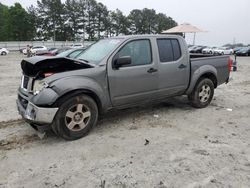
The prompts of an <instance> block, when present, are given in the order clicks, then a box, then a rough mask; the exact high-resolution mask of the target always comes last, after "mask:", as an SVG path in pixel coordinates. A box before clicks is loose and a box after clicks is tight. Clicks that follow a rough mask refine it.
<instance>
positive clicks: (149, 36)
mask: <svg viewBox="0 0 250 188" xmlns="http://www.w3.org/2000/svg"><path fill="white" fill-rule="evenodd" d="M145 37H147V38H156V37H170V38H182V39H183V37H181V36H180V35H169V34H151V35H150V34H146V35H122V36H115V37H110V38H109V39H134V38H135V39H137V38H145Z"/></svg>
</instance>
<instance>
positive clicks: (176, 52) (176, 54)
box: [171, 39, 181, 61]
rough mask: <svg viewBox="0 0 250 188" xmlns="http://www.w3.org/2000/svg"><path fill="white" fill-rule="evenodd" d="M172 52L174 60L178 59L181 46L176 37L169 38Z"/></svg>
mask: <svg viewBox="0 0 250 188" xmlns="http://www.w3.org/2000/svg"><path fill="white" fill-rule="evenodd" d="M171 42H172V46H173V52H174V61H176V60H178V59H180V57H181V48H180V44H179V42H178V40H177V39H171Z"/></svg>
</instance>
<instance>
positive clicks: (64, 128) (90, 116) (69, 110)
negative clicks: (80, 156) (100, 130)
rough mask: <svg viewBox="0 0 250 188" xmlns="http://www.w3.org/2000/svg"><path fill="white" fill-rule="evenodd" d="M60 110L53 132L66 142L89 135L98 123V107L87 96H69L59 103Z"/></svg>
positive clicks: (53, 125)
mask: <svg viewBox="0 0 250 188" xmlns="http://www.w3.org/2000/svg"><path fill="white" fill-rule="evenodd" d="M57 105H58V106H59V110H58V112H57V114H56V117H55V120H54V122H53V124H52V129H53V131H54V132H55V133H56V134H57V135H58V136H61V137H62V138H64V139H66V140H77V139H80V138H82V137H84V136H85V135H87V134H88V133H89V131H90V130H91V128H92V127H93V126H94V125H95V124H96V123H97V119H98V107H97V105H96V102H95V101H94V100H93V99H92V98H91V97H89V96H87V95H84V94H82V95H77V96H68V97H66V98H63V99H61V100H59V101H58V104H57Z"/></svg>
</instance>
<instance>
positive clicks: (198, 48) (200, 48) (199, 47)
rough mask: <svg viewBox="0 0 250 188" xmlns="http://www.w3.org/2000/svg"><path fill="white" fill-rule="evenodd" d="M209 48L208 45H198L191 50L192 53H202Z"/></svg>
mask: <svg viewBox="0 0 250 188" xmlns="http://www.w3.org/2000/svg"><path fill="white" fill-rule="evenodd" d="M205 48H207V47H206V46H197V47H196V48H194V49H192V50H190V53H199V54H201V53H202V50H203V49H205Z"/></svg>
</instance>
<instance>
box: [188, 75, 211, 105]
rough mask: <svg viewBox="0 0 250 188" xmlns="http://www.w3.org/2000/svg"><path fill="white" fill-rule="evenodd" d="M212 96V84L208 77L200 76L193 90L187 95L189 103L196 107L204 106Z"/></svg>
mask: <svg viewBox="0 0 250 188" xmlns="http://www.w3.org/2000/svg"><path fill="white" fill-rule="evenodd" d="M213 96H214V84H213V82H212V81H211V80H210V79H208V78H202V79H200V81H198V83H197V84H196V86H195V88H194V90H193V92H192V93H191V94H190V95H189V96H188V98H189V100H190V102H191V105H192V106H194V107H196V108H205V107H207V106H208V105H209V104H210V102H211V101H212V99H213Z"/></svg>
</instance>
